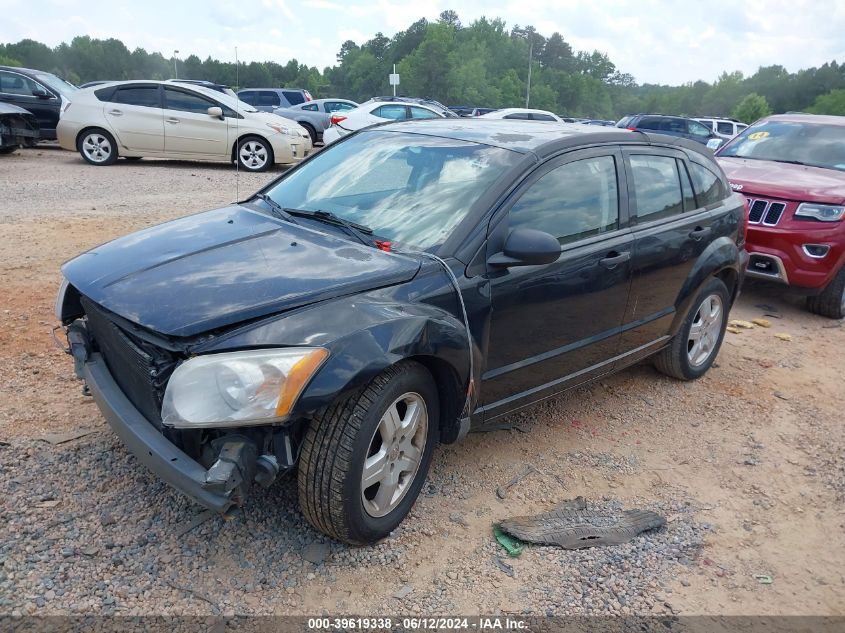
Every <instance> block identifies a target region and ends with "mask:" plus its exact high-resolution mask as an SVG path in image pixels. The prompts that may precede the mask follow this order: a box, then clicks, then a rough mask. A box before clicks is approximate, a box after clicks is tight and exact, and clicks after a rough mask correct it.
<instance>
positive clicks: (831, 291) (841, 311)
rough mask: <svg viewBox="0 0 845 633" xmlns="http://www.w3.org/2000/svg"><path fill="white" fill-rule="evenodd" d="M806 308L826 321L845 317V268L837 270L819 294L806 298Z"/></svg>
mask: <svg viewBox="0 0 845 633" xmlns="http://www.w3.org/2000/svg"><path fill="white" fill-rule="evenodd" d="M807 308H808V309H809V310H810V312H814V313H816V314H818V315H821V316H823V317H827V318H828V319H841V318H842V317H845V266H843V267H842V268H840V269H839V272H838V273H837V274H836V277H834V278H833V279H831V281H830V283H829V284H827V286H826V287H825V289H824V290H822V292H821V294H819V295H817V296H815V297H807Z"/></svg>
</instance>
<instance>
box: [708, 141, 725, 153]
mask: <svg viewBox="0 0 845 633" xmlns="http://www.w3.org/2000/svg"><path fill="white" fill-rule="evenodd" d="M724 142H725V139H723V138H711V139H710V140H709V141H707V147H709V148H710V149H712V150H713V151H715V150H717V149H719V148H720V147H721V146H722V144H723V143H724Z"/></svg>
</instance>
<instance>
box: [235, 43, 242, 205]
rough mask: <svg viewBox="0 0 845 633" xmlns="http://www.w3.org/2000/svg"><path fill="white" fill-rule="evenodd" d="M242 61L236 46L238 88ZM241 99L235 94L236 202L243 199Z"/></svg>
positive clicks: (236, 80)
mask: <svg viewBox="0 0 845 633" xmlns="http://www.w3.org/2000/svg"><path fill="white" fill-rule="evenodd" d="M240 66H241V65H240V62H238V47H237V46H235V85H236V86H237V87H238V90H240V89H241V82H240ZM240 102H241V99H240V97H238V95H237V94H235V114H236V115H237V116H236V117H235V202H240V200H241V192H240V187H239V185H240V182H239V181H240V177H241V169H240V167H241V161H240V157H239V156H238V154H239V153H240V148H239V147H238V145H240V144H241V138H240V129H241V123H240V121H241V103H240Z"/></svg>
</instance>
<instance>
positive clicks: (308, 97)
mask: <svg viewBox="0 0 845 633" xmlns="http://www.w3.org/2000/svg"><path fill="white" fill-rule="evenodd" d="M302 92H304V93H305V100H306V101H313V99H312V98H311V93H310V92H308V91H307V90H303V91H302Z"/></svg>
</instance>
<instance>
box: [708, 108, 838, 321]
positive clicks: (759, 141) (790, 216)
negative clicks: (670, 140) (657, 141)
mask: <svg viewBox="0 0 845 633" xmlns="http://www.w3.org/2000/svg"><path fill="white" fill-rule="evenodd" d="M717 156H718V159H719V163H720V164H721V166H722V168H723V169H724V170H725V173H726V174H727V176H728V179H729V180H730V183H731V187H732V188H733V189H734V190H735V191H738V192H740V193H742V194H743V195H745V197H746V199H747V200H748V232H747V239H746V245H745V247H746V249H748V252H749V254H750V255H751V257H750V259H749V262H748V275H749V276H752V277H757V278H762V279H769V280H772V281H778V282H780V283H784V284H788V285H789V286H792V287H795V288H797V289H800V290H801V291H802V292H803V293H805V294H807V295H808V298H807V306H808V307H809V309H810V310H812V311H813V312H815V313H816V314H821V315H823V316H826V317H830V318H833V319H841V318H842V317H843V316H845V266H843V264H844V263H845V117H841V116H821V115H814V114H779V115H775V116H770V117H767V118H765V119H761V120H760V121H758V122H757V123H755V124H754V125H752V126H751V127H749V128H747V129H746V130H745V131H744V132H742V133H741V134H740V135H739V136H737V137H736V138H734V139H732V140H731V141H729V142H728V143H727V144H726V145H725V146H724V147H722V148H721V149H720V150H719V151H718V152H717Z"/></svg>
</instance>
